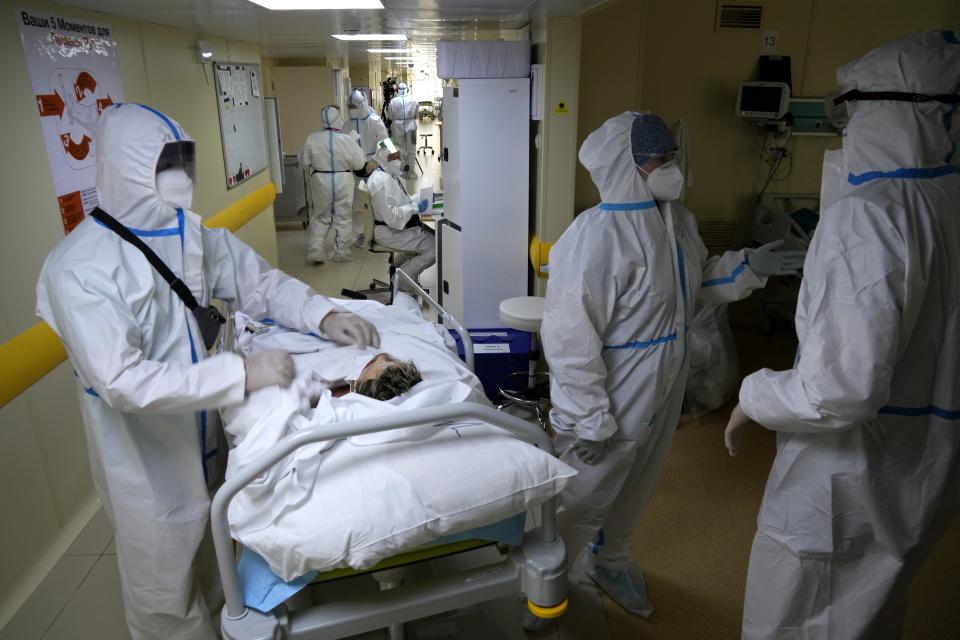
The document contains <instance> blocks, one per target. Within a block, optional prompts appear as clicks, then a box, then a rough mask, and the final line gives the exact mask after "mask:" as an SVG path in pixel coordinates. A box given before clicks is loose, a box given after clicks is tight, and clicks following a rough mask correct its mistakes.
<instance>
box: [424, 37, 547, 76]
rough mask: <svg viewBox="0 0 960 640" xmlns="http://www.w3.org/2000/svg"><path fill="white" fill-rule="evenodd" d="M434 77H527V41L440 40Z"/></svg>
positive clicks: (528, 65) (528, 72)
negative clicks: (435, 75)
mask: <svg viewBox="0 0 960 640" xmlns="http://www.w3.org/2000/svg"><path fill="white" fill-rule="evenodd" d="M437 75H438V76H439V77H441V78H444V79H446V78H457V79H469V78H528V77H530V42H529V41H527V40H511V41H503V40H478V41H475V40H441V41H440V42H438V43H437Z"/></svg>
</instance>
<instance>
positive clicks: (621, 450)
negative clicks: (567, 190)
mask: <svg viewBox="0 0 960 640" xmlns="http://www.w3.org/2000/svg"><path fill="white" fill-rule="evenodd" d="M675 150H676V144H675V142H674V139H673V136H672V134H671V133H670V129H669V128H668V127H667V126H666V124H665V123H664V122H663V120H661V119H660V118H659V117H657V116H655V115H649V114H637V113H631V112H627V113H623V114H621V115H618V116H616V117H614V118H611V119H610V120H608V121H607V122H605V123H604V124H603V125H602V126H601V127H600V128H599V129H597V130H596V131H594V132H593V133H591V134H590V136H589V137H588V138H587V139H586V140H585V141H584V143H583V146H582V147H581V148H580V162H581V163H582V164H583V166H584V167H586V168H587V170H588V171H589V172H590V175H591V178H592V179H593V182H594V183H595V184H596V186H597V188H598V189H599V191H600V196H601V199H602V202H601V203H600V204H599V205H598V206H596V207H593V208H592V209H588V210H587V211H584V212H583V213H581V214H580V215H579V216H577V218H576V219H575V220H574V222H573V224H572V225H571V226H570V227H569V228H568V229H567V231H566V232H564V234H563V236H561V238H560V240H559V241H558V242H557V243H556V244H555V245H554V247H553V249H552V250H551V252H550V279H549V281H548V285H547V296H546V306H545V309H544V318H543V328H542V338H543V347H544V353H545V355H546V358H547V361H548V362H549V364H550V372H551V387H550V394H551V399H552V401H553V410H552V411H551V414H550V421H551V424H552V425H553V427H554V428H555V429H556V431H557V437H556V445H557V451H558V452H560V454H561V458H562V459H563V460H564V462H566V463H568V464H570V465H571V466H573V467H575V468H576V469H577V470H578V472H579V473H578V475H577V476H576V477H575V478H574V479H573V480H572V481H571V483H570V484H569V485H568V488H567V489H566V490H565V491H564V494H563V497H562V504H563V511H562V512H561V514H560V526H561V534H562V535H563V539H564V541H565V542H566V544H567V553H568V556H569V558H570V559H571V561H573V560H574V559H575V558H577V556H578V555H579V554H581V552H585V553H586V555H585V558H584V560H585V566H584V569H585V570H586V572H587V574H588V575H589V576H590V577H591V578H592V579H593V580H594V581H595V582H597V584H599V585H600V587H602V588H603V589H604V590H605V591H606V592H607V593H608V594H609V595H610V596H611V597H612V598H613V599H614V600H616V601H617V602H618V603H619V604H620V605H621V606H623V607H624V608H625V609H627V610H629V611H631V612H633V613H636V614H638V615H642V616H647V615H650V613H651V612H652V610H653V609H652V606H651V605H650V602H649V599H648V598H647V595H646V588H645V586H644V582H643V575H642V573H641V572H640V570H639V568H638V567H637V566H636V565H635V564H634V563H633V562H632V561H631V559H630V556H631V548H630V537H631V533H632V531H633V529H634V526H635V525H636V522H637V520H638V519H639V517H640V515H641V514H642V513H643V510H644V508H645V507H646V505H647V503H648V502H649V500H650V497H651V495H652V494H653V491H654V488H655V487H656V483H657V480H658V479H659V477H660V474H661V472H662V470H663V465H664V462H665V460H666V457H667V453H668V452H669V451H670V444H671V442H672V439H673V432H674V430H675V429H676V426H677V423H678V421H679V418H680V408H681V404H682V402H683V393H684V388H685V386H686V377H687V370H688V367H689V362H688V360H689V359H688V358H687V344H686V328H687V322H688V317H689V315H690V313H692V310H693V307H694V301H695V299H696V298H697V297H698V296H699V297H701V298H703V299H705V300H708V301H710V302H718V303H720V302H731V301H734V300H739V299H741V298H744V297H746V296H747V295H749V293H750V292H751V291H753V290H754V289H756V288H758V287H762V286H763V285H764V283H765V281H766V279H765V276H768V275H773V274H776V273H787V272H795V271H796V268H797V267H798V266H799V265H800V264H801V263H802V261H801V260H800V258H799V257H798V256H796V255H794V254H792V253H789V254H788V253H786V252H783V253H780V252H777V251H775V250H774V247H771V246H765V247H761V248H760V249H757V250H754V251H739V252H732V251H731V252H728V253H726V254H725V255H723V256H722V257H715V258H711V259H709V260H708V259H707V251H706V249H705V247H704V245H703V242H702V241H701V240H700V236H699V234H698V232H697V223H696V219H695V218H694V216H693V214H692V213H691V212H690V211H689V210H687V209H686V208H684V207H683V206H682V205H681V204H679V203H678V202H677V201H676V200H675V199H676V198H677V197H678V195H679V193H680V191H681V189H682V187H683V176H682V174H681V173H680V170H679V169H678V167H677V164H676V161H675V160H674V159H673V155H674V152H675ZM591 543H592V544H591ZM588 545H589V546H588Z"/></svg>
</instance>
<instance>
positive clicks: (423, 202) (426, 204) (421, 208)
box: [417, 200, 430, 213]
mask: <svg viewBox="0 0 960 640" xmlns="http://www.w3.org/2000/svg"><path fill="white" fill-rule="evenodd" d="M429 206H430V203H429V202H427V201H426V200H421V201H420V202H418V203H417V211H419V212H420V213H423V212H424V211H426V210H427V207H429Z"/></svg>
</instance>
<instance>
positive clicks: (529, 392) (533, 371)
mask: <svg viewBox="0 0 960 640" xmlns="http://www.w3.org/2000/svg"><path fill="white" fill-rule="evenodd" d="M543 303H544V298H541V297H539V296H521V297H518V298H507V299H506V300H504V301H503V302H501V303H500V322H502V323H503V326H505V327H508V328H510V329H516V330H517V331H527V332H529V333H532V334H533V338H532V345H531V349H530V362H529V364H528V366H527V370H526V371H514V372H512V373H508V374H507V375H505V376H503V377H502V378H501V379H500V385H499V389H498V391H499V392H500V395H501V396H503V398H505V400H506V401H505V402H504V403H502V404H500V405H499V406H498V407H497V409H505V408H507V407H509V406H514V405H519V406H521V407H524V408H526V409H529V410H531V411H533V412H534V413H535V414H536V416H537V421H538V422H539V423H540V426H541V427H543V428H544V429H546V426H547V419H546V417H547V415H548V413H549V405H550V374H549V373H547V372H546V371H539V370H537V363H538V362H539V360H540V348H539V346H540V344H539V334H540V325H541V324H542V322H543ZM518 378H525V382H526V384H525V385H521V384H510V383H511V382H514V383H518V382H522V381H521V380H518ZM518 387H519V388H518Z"/></svg>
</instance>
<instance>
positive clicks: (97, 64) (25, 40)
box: [15, 8, 123, 233]
mask: <svg viewBox="0 0 960 640" xmlns="http://www.w3.org/2000/svg"><path fill="white" fill-rule="evenodd" d="M15 12H16V20H17V25H18V26H19V28H20V42H21V44H22V45H23V54H24V57H25V58H26V62H27V69H28V71H29V72H30V81H31V83H32V84H33V93H34V100H35V101H36V105H37V111H38V112H39V115H40V126H41V128H42V130H43V141H44V144H45V145H46V148H47V159H48V160H49V162H50V173H51V174H53V187H54V191H55V193H56V195H57V203H58V205H59V207H60V218H61V220H62V221H63V231H64V233H70V231H71V230H72V229H73V228H74V227H76V226H77V225H78V224H80V221H81V220H83V218H84V216H85V215H86V214H87V213H89V212H90V211H91V210H93V209H94V207H96V206H97V204H98V201H97V189H96V181H97V164H96V157H95V150H96V144H97V141H96V136H95V135H94V128H95V124H96V122H97V118H99V117H100V114H101V113H102V112H103V110H104V109H105V108H107V107H108V106H109V105H111V104H114V103H116V102H122V101H123V90H122V88H121V85H120V71H119V68H118V65H117V44H116V42H115V41H114V39H113V34H112V32H111V30H110V26H109V25H106V24H102V23H99V22H89V21H87V20H78V19H76V18H65V17H62V16H58V15H51V14H49V13H38V12H36V11H33V10H27V9H20V8H17V9H16V10H15Z"/></svg>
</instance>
